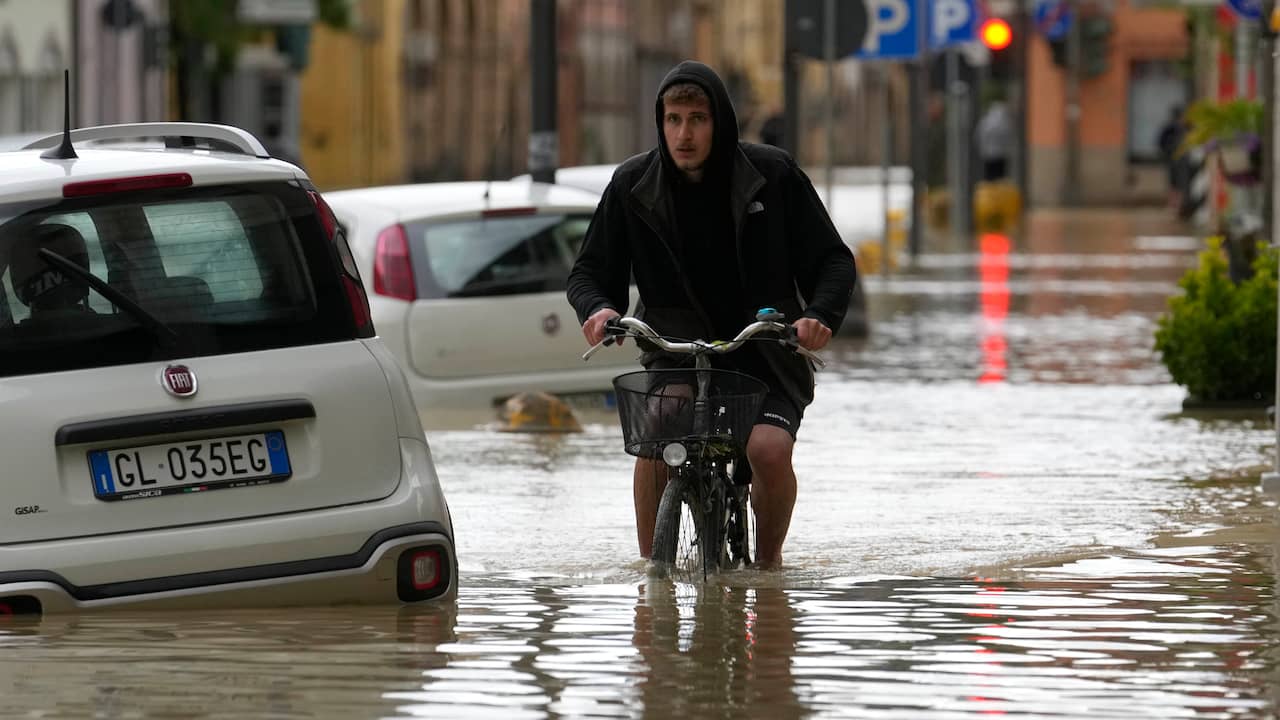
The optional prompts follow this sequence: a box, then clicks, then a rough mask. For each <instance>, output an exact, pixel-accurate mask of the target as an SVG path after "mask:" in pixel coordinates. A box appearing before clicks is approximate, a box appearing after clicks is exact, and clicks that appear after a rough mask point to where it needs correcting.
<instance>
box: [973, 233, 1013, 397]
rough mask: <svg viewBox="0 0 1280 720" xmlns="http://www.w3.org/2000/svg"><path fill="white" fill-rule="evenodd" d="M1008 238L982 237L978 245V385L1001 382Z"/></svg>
mask: <svg viewBox="0 0 1280 720" xmlns="http://www.w3.org/2000/svg"><path fill="white" fill-rule="evenodd" d="M1009 245H1010V243H1009V238H1008V236H1006V235H999V234H996V233H985V234H983V235H982V237H981V238H979V242H978V278H979V279H980V280H981V282H982V287H981V289H980V290H979V291H978V304H979V306H980V307H981V308H982V374H981V375H980V376H979V377H978V382H979V383H998V382H1004V380H1005V377H1006V375H1007V370H1008V367H1009V366H1008V361H1007V360H1006V359H1005V353H1006V351H1007V350H1008V348H1009V346H1008V342H1007V341H1006V340H1005V335H1004V319H1005V318H1006V317H1008V315H1009Z"/></svg>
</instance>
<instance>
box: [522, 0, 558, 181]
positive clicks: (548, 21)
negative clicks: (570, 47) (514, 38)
mask: <svg viewBox="0 0 1280 720" xmlns="http://www.w3.org/2000/svg"><path fill="white" fill-rule="evenodd" d="M529 12H530V21H531V22H530V23H529V28H530V30H529V32H530V38H529V41H530V42H529V54H530V57H529V59H530V61H531V62H530V64H531V65H532V68H533V83H532V85H531V88H530V90H531V92H530V94H531V95H532V96H533V117H532V123H533V127H532V128H531V129H530V132H529V174H530V175H531V176H532V177H533V179H534V180H536V181H538V182H550V183H553V182H555V181H556V166H557V165H558V164H559V162H560V136H559V133H558V130H557V127H556V123H557V120H556V105H557V102H558V99H559V94H558V92H557V90H556V0H533V2H532V3H531V4H530V7H529Z"/></svg>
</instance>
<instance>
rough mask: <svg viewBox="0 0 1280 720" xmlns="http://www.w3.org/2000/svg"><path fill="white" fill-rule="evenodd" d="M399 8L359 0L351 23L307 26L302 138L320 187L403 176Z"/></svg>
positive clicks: (398, 0) (401, 1)
mask: <svg viewBox="0 0 1280 720" xmlns="http://www.w3.org/2000/svg"><path fill="white" fill-rule="evenodd" d="M404 12H405V0H359V2H357V3H356V4H355V13H354V17H353V22H352V27H351V28H348V29H346V30H334V29H333V28H330V27H327V26H325V25H322V24H320V23H316V24H315V25H314V26H313V27H312V37H311V53H310V63H309V64H308V66H307V69H306V71H305V72H304V73H303V76H302V101H301V104H302V121H301V125H302V127H301V145H302V162H303V165H304V166H305V167H306V170H307V173H308V174H309V175H310V176H311V179H312V181H313V182H315V184H316V187H318V188H320V189H321V190H337V189H340V188H351V187H365V186H369V185H385V184H394V183H399V182H403V181H404V179H405V176H406V166H407V163H406V159H405V129H404V117H403V111H402V108H403V106H404V105H403V99H402V93H403V92H404V84H403V82H402V79H401V67H402V65H401V57H402V54H403V41H404V33H403V29H402V26H403V17H404Z"/></svg>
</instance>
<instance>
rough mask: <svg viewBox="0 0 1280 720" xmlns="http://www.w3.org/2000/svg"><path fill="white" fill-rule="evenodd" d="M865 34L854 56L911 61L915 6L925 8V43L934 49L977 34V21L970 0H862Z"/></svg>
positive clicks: (915, 46) (915, 51)
mask: <svg viewBox="0 0 1280 720" xmlns="http://www.w3.org/2000/svg"><path fill="white" fill-rule="evenodd" d="M866 3H867V35H866V39H865V40H864V41H863V43H862V49H861V50H860V51H859V52H857V53H854V57H859V58H864V59H868V60H911V59H914V58H915V57H917V56H918V55H919V54H920V52H919V43H918V41H917V38H916V23H915V18H916V15H917V14H918V13H917V12H916V10H917V8H920V7H922V6H925V5H926V4H927V7H928V10H929V12H928V17H929V21H928V28H927V29H928V42H929V47H930V49H933V50H938V49H941V48H946V47H951V46H952V45H958V44H960V43H966V42H971V41H973V40H976V39H977V37H978V25H979V23H980V21H981V18H980V17H979V13H978V7H977V5H976V4H975V2H974V0H866Z"/></svg>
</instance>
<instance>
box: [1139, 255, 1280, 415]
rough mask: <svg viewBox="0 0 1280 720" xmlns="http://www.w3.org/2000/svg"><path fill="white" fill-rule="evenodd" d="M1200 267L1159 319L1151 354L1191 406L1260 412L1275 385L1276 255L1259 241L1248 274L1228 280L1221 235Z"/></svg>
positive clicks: (1182, 282) (1185, 280)
mask: <svg viewBox="0 0 1280 720" xmlns="http://www.w3.org/2000/svg"><path fill="white" fill-rule="evenodd" d="M1208 245H1209V247H1208V248H1207V249H1206V250H1204V251H1202V252H1201V253H1200V258H1199V260H1200V261H1199V265H1198V266H1197V267H1195V268H1193V269H1191V270H1189V271H1188V272H1187V273H1186V275H1184V276H1183V278H1182V279H1181V280H1180V281H1179V283H1178V284H1179V286H1181V287H1182V289H1183V291H1184V292H1183V294H1182V295H1179V296H1176V297H1173V298H1170V300H1169V310H1168V312H1167V313H1165V314H1164V315H1162V316H1161V317H1160V318H1159V320H1158V326H1157V329H1156V335H1155V349H1156V350H1157V351H1158V352H1159V353H1160V357H1161V360H1162V361H1163V362H1164V365H1165V367H1166V368H1168V370H1169V374H1170V375H1172V376H1173V381H1174V382H1176V383H1177V384H1179V385H1182V386H1183V387H1185V388H1186V389H1187V393H1188V397H1187V399H1186V401H1185V402H1184V403H1183V407H1184V408H1187V409H1191V408H1196V407H1230V406H1238V407H1260V406H1265V405H1267V404H1269V403H1270V402H1271V401H1272V399H1273V397H1274V395H1275V384H1276V261H1277V257H1280V256H1278V254H1277V252H1276V251H1275V250H1273V249H1271V248H1270V247H1268V246H1267V245H1266V244H1265V243H1258V253H1257V257H1256V258H1255V259H1254V261H1253V275H1252V276H1251V277H1249V278H1247V279H1245V280H1242V281H1241V282H1239V283H1234V282H1232V281H1231V278H1230V276H1229V273H1228V269H1227V260H1226V258H1225V257H1224V256H1223V253H1222V240H1221V238H1210V239H1209V241H1208Z"/></svg>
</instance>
